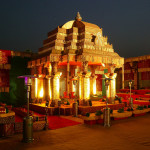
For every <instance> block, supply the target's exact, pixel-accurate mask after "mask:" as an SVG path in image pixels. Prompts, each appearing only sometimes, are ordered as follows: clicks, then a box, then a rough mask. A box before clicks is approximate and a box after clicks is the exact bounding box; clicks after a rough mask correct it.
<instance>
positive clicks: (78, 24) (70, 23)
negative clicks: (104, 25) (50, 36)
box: [62, 12, 100, 29]
mask: <svg viewBox="0 0 150 150" xmlns="http://www.w3.org/2000/svg"><path fill="white" fill-rule="evenodd" d="M83 26H84V27H90V28H97V29H100V27H99V26H97V25H95V24H92V23H88V22H84V21H82V17H81V16H80V14H79V12H78V13H77V16H76V17H75V20H71V21H68V22H66V23H65V24H64V25H63V26H62V28H64V29H71V28H72V27H77V28H79V27H83Z"/></svg>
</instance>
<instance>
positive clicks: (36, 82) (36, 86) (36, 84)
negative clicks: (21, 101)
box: [35, 78, 38, 98]
mask: <svg viewBox="0 0 150 150" xmlns="http://www.w3.org/2000/svg"><path fill="white" fill-rule="evenodd" d="M37 90H38V79H37V78H35V97H36V98H37Z"/></svg>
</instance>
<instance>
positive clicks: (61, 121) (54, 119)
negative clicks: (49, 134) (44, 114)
mask: <svg viewBox="0 0 150 150" xmlns="http://www.w3.org/2000/svg"><path fill="white" fill-rule="evenodd" d="M48 122H49V129H58V128H64V127H68V126H73V125H77V124H80V122H76V121H72V120H69V119H65V118H62V117H59V116H48Z"/></svg>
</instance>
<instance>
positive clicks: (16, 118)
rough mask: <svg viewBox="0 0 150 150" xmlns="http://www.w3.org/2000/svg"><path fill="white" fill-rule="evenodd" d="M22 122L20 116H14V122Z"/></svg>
mask: <svg viewBox="0 0 150 150" xmlns="http://www.w3.org/2000/svg"><path fill="white" fill-rule="evenodd" d="M22 121H23V119H22V118H21V117H20V116H18V115H15V122H22Z"/></svg>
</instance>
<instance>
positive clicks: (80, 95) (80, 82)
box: [79, 78, 82, 99]
mask: <svg viewBox="0 0 150 150" xmlns="http://www.w3.org/2000/svg"><path fill="white" fill-rule="evenodd" d="M79 98H80V99H81V98H82V97H81V78H80V80H79Z"/></svg>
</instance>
